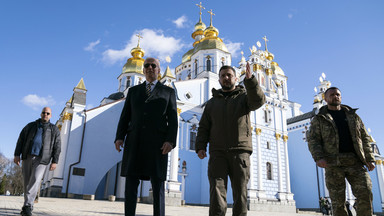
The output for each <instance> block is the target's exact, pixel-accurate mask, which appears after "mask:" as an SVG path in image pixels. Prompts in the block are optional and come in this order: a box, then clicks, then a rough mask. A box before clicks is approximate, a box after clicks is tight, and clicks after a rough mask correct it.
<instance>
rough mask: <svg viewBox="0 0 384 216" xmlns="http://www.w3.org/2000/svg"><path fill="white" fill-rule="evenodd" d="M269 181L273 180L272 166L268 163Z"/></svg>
mask: <svg viewBox="0 0 384 216" xmlns="http://www.w3.org/2000/svg"><path fill="white" fill-rule="evenodd" d="M267 179H268V180H272V164H271V163H269V162H267Z"/></svg>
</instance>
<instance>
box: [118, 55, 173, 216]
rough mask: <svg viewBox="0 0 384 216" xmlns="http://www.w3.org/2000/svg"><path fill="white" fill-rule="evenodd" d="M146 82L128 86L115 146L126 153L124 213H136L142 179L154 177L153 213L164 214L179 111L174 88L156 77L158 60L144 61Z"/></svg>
mask: <svg viewBox="0 0 384 216" xmlns="http://www.w3.org/2000/svg"><path fill="white" fill-rule="evenodd" d="M143 72H144V75H145V79H146V82H144V83H142V84H140V85H136V86H134V87H132V88H130V89H129V91H128V95H127V98H126V99H125V104H124V108H123V110H122V112H121V116H120V120H119V124H118V127H117V131H116V139H115V148H116V150H117V151H119V152H120V151H121V147H123V142H124V139H125V145H124V154H123V159H122V166H121V175H122V176H125V180H126V182H125V215H126V216H127V215H129V216H134V215H135V211H136V201H137V187H138V186H139V183H140V181H139V180H140V179H142V180H149V179H150V180H151V184H152V191H153V215H155V216H164V215H165V210H164V208H165V200H164V181H165V179H166V175H167V163H168V152H170V151H171V150H172V149H173V148H174V147H175V146H176V135H177V128H178V125H177V110H176V94H175V90H174V89H173V88H170V87H168V86H165V85H163V84H161V83H160V82H159V81H158V80H157V77H158V75H159V72H160V63H159V61H158V60H157V59H154V58H147V59H146V60H145V61H144V70H143Z"/></svg>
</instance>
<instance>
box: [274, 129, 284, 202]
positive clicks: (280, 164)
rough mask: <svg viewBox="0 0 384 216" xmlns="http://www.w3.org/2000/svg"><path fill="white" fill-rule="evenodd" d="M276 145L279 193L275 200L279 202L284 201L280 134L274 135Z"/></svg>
mask: <svg viewBox="0 0 384 216" xmlns="http://www.w3.org/2000/svg"><path fill="white" fill-rule="evenodd" d="M275 138H276V145H277V170H278V182H279V192H278V193H277V198H278V199H280V200H281V201H283V200H286V196H285V193H284V191H283V174H282V169H281V168H282V163H281V162H282V160H281V147H280V142H279V140H280V138H281V134H279V133H275Z"/></svg>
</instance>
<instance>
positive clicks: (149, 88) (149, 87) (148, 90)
mask: <svg viewBox="0 0 384 216" xmlns="http://www.w3.org/2000/svg"><path fill="white" fill-rule="evenodd" d="M152 85H153V83H148V84H147V88H146V89H145V92H146V93H147V96H149V95H151V86H152Z"/></svg>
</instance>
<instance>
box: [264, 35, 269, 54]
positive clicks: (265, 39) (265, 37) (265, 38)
mask: <svg viewBox="0 0 384 216" xmlns="http://www.w3.org/2000/svg"><path fill="white" fill-rule="evenodd" d="M263 40H264V41H265V50H266V51H268V48H267V41H269V40H268V39H267V36H264V37H263Z"/></svg>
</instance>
